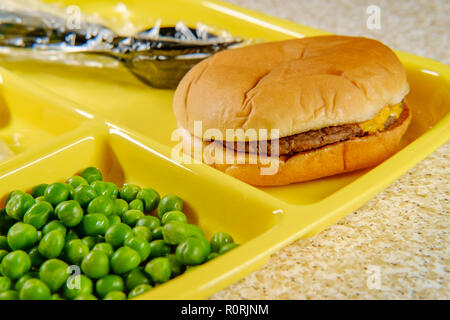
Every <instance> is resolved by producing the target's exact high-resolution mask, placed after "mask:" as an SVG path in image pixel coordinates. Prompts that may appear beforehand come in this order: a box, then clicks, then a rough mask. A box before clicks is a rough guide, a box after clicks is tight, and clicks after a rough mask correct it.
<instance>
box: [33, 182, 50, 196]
mask: <svg viewBox="0 0 450 320" xmlns="http://www.w3.org/2000/svg"><path fill="white" fill-rule="evenodd" d="M47 188H48V184H46V183H43V184H40V185H37V186H35V187H34V188H33V189H32V190H31V195H32V196H33V197H34V198H38V197H42V196H44V194H45V190H47Z"/></svg>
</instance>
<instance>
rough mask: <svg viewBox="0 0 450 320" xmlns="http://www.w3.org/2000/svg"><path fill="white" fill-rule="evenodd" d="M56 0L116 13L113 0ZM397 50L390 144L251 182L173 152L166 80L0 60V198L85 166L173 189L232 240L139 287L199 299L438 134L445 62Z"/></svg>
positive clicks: (228, 11)
mask: <svg viewBox="0 0 450 320" xmlns="http://www.w3.org/2000/svg"><path fill="white" fill-rule="evenodd" d="M58 2H61V1H58ZM63 2H65V3H66V4H67V5H69V4H70V5H73V4H76V5H79V6H80V8H81V10H82V11H84V12H87V13H93V12H98V13H99V14H100V15H101V16H104V17H106V18H110V19H113V20H114V19H119V17H118V16H119V14H118V13H117V12H116V11H115V9H114V8H115V7H116V5H117V2H115V1H106V0H67V1H63ZM121 2H122V3H124V4H125V5H126V6H127V8H128V9H129V10H130V11H131V17H130V19H131V20H132V21H133V23H135V24H136V25H139V26H142V28H145V27H148V26H151V25H152V24H153V23H155V21H156V20H157V19H158V18H160V17H161V18H162V22H163V24H173V23H175V22H177V21H179V20H182V21H184V22H186V23H187V24H189V25H195V23H196V22H197V21H201V22H203V23H206V24H208V25H211V26H214V27H218V28H220V29H225V30H228V31H229V32H231V33H232V34H234V35H236V36H241V37H244V38H255V39H262V40H264V41H271V40H280V39H287V38H292V37H303V36H312V35H319V34H325V32H323V31H319V30H315V29H311V28H308V27H304V26H301V25H298V24H295V23H293V22H288V21H284V20H281V19H276V18H273V17H270V16H266V15H263V14H261V13H257V12H253V11H250V10H246V9H242V8H239V7H236V6H233V5H229V4H224V3H221V2H218V1H210V0H203V1H194V0H190V1H189V0H152V1H133V0H121ZM397 54H398V56H399V57H400V59H401V61H402V62H403V64H404V66H405V68H406V70H407V73H408V80H409V83H410V85H411V93H410V94H409V95H408V97H407V100H408V101H409V104H410V106H411V109H412V112H413V120H412V123H411V125H410V127H409V129H408V132H407V133H406V135H405V136H404V138H403V141H402V145H401V150H400V151H399V152H398V153H397V154H395V155H394V156H392V157H391V158H389V159H388V160H386V161H385V162H383V163H382V164H380V165H379V166H377V167H375V168H372V169H367V170H362V171H358V172H355V173H350V174H344V175H339V176H334V177H330V178H325V179H320V180H316V181H311V182H306V183H299V184H295V185H290V186H285V187H273V188H255V187H252V186H250V185H248V184H245V183H243V182H241V181H238V180H236V179H234V178H232V177H230V176H227V175H225V174H223V173H222V172H219V171H218V170H215V169H213V168H210V167H208V166H206V165H203V164H192V165H185V164H179V163H176V162H174V161H172V160H171V158H170V153H171V148H172V147H173V146H174V145H175V144H177V142H176V141H171V140H170V137H171V133H172V131H173V130H174V129H175V128H176V124H175V118H174V115H173V112H172V97H173V91H171V90H158V89H152V88H150V87H148V86H146V85H144V84H142V83H141V82H140V81H139V80H137V79H136V78H134V76H133V75H131V74H130V73H129V72H128V71H127V70H126V69H125V68H122V67H121V68H120V69H119V70H114V71H113V70H110V69H96V68H81V67H79V68H76V67H68V66H62V65H56V64H46V63H42V62H40V63H38V62H17V61H16V62H6V61H2V62H0V65H1V66H2V68H0V90H1V91H0V118H1V119H3V120H0V139H2V140H4V141H5V142H6V143H8V144H9V145H10V146H11V147H12V149H13V150H14V152H16V153H17V155H16V156H14V157H12V158H10V159H9V160H7V161H5V162H2V163H0V197H2V202H1V203H0V204H1V205H4V199H5V197H6V195H7V194H8V193H9V192H10V191H12V190H14V189H22V190H29V189H30V188H31V187H33V186H34V185H36V184H39V183H44V182H47V183H51V182H54V181H61V180H64V179H65V178H67V177H69V176H71V175H73V174H75V173H77V172H79V171H80V170H81V169H83V168H84V167H87V166H92V165H93V166H97V167H99V168H100V169H101V170H102V171H103V172H104V175H105V179H107V180H110V181H113V182H115V183H117V184H122V183H125V182H127V183H137V184H140V185H142V186H148V187H153V188H155V189H156V190H158V191H159V192H160V193H161V194H165V193H175V194H177V195H180V196H181V197H182V198H183V199H185V201H186V207H187V209H186V213H187V215H188V219H189V222H191V223H195V224H198V225H200V226H201V227H202V228H203V229H204V230H205V232H206V235H207V236H208V237H209V236H211V235H212V233H214V232H216V231H224V232H228V233H230V234H231V235H232V236H233V237H234V238H235V240H236V242H238V243H240V244H241V246H239V247H238V248H236V249H235V250H233V251H231V252H229V253H227V254H225V255H223V256H220V257H218V258H217V259H214V260H212V261H210V262H208V263H206V264H204V265H202V266H200V267H198V268H196V269H195V270H193V271H191V272H188V273H186V274H183V275H181V276H179V277H177V278H175V279H173V280H170V281H169V282H167V283H165V284H163V285H160V286H158V287H157V288H155V289H153V290H151V291H149V292H147V293H145V294H143V295H142V296H140V297H139V298H141V299H202V298H206V297H208V296H209V295H211V294H213V293H214V292H217V291H218V290H220V289H222V288H224V287H225V286H227V285H229V284H231V283H232V282H234V281H237V280H238V279H240V278H242V277H244V276H245V275H246V274H248V273H250V272H251V271H253V270H255V269H257V268H258V267H260V266H261V265H262V264H264V263H265V261H266V260H267V259H268V257H269V255H270V254H272V253H273V252H274V251H276V250H279V249H280V248H281V247H283V246H286V245H287V244H289V243H290V242H292V241H294V240H295V239H298V238H302V237H309V236H312V235H314V234H316V233H318V232H320V231H321V230H323V229H324V228H326V227H327V226H329V225H331V224H333V223H335V222H336V221H337V220H339V219H341V218H342V217H344V216H345V215H347V214H348V213H350V212H352V211H353V210H355V209H356V208H358V207H359V206H361V205H362V204H363V203H365V202H366V201H368V200H369V199H370V198H371V197H373V196H374V195H375V194H377V193H378V192H380V191H381V190H382V189H383V188H385V187H386V186H388V185H389V184H390V183H392V182H393V181H394V180H395V179H397V178H398V177H399V176H400V175H402V174H403V173H404V172H405V171H406V170H408V169H409V168H411V167H412V166H414V165H415V164H416V163H418V162H419V161H421V160H422V159H423V158H425V157H426V156H427V155H428V154H430V153H431V152H432V151H433V150H435V149H436V148H438V147H439V146H440V145H441V144H443V143H444V142H446V141H447V140H448V139H449V137H450V114H449V110H450V67H448V66H446V65H443V64H441V63H438V62H435V61H432V60H429V59H426V58H422V57H418V56H414V55H411V54H407V53H403V52H397ZM4 119H6V120H4Z"/></svg>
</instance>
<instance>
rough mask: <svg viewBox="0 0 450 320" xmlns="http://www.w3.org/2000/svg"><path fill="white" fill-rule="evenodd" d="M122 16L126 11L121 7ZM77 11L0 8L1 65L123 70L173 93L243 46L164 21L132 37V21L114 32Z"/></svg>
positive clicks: (12, 3) (7, 0) (29, 0)
mask: <svg viewBox="0 0 450 320" xmlns="http://www.w3.org/2000/svg"><path fill="white" fill-rule="evenodd" d="M118 9H119V10H126V8H123V7H119V8H118ZM77 10H79V9H77V7H68V8H59V7H56V6H52V5H48V4H44V3H41V2H40V1H36V0H2V1H1V2H0V55H1V58H2V59H15V60H24V59H25V60H27V59H35V60H41V61H48V62H52V63H62V64H69V65H79V66H88V67H98V68H116V67H118V66H119V64H120V63H122V64H123V65H125V66H126V67H127V68H128V69H129V70H130V71H131V72H132V73H133V74H134V75H135V76H136V77H138V78H139V79H140V80H142V81H143V82H145V83H147V84H149V85H151V86H154V87H158V88H175V87H176V85H177V84H178V82H179V80H180V79H181V78H182V77H183V76H184V74H185V73H186V72H187V71H188V70H189V69H190V68H191V67H192V66H194V65H195V64H196V63H198V62H199V61H201V60H203V59H205V58H207V57H209V56H210V55H212V54H214V53H216V52H218V51H220V50H223V49H226V48H229V47H231V46H236V45H239V44H240V43H241V42H242V41H241V40H240V39H237V38H234V37H233V36H231V35H230V34H229V33H227V32H225V31H223V30H215V29H213V28H211V27H209V26H207V25H205V24H202V23H197V25H196V26H195V27H188V26H187V25H185V24H184V23H183V22H181V21H180V22H178V23H176V24H175V25H173V26H163V24H162V19H160V20H158V21H157V22H156V23H155V24H154V25H153V26H151V27H150V28H148V29H145V30H142V31H140V32H135V33H134V34H127V32H128V33H129V32H130V31H134V30H133V29H134V28H133V27H132V24H131V22H130V21H125V22H126V23H125V24H124V25H123V26H122V27H121V28H119V30H113V29H112V28H111V27H107V25H112V24H111V23H108V21H104V20H101V19H100V18H98V17H94V16H86V15H81V12H79V11H77Z"/></svg>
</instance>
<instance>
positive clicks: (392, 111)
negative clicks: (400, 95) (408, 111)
mask: <svg viewBox="0 0 450 320" xmlns="http://www.w3.org/2000/svg"><path fill="white" fill-rule="evenodd" d="M402 111H403V108H402V103H401V102H400V103H397V104H394V105H392V106H386V107H384V108H383V109H381V111H380V112H379V113H378V114H377V115H376V116H375V118H373V119H372V120H368V121H364V122H361V123H358V126H359V127H360V128H361V130H362V131H364V132H369V133H375V132H378V131H383V130H384V124H385V123H386V121H387V119H388V118H389V117H390V116H392V117H395V119H398V118H399V117H400V114H401V113H402Z"/></svg>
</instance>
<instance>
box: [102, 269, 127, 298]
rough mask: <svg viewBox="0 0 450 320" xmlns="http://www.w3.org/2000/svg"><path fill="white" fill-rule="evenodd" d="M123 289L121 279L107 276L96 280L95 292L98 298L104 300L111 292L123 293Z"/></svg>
mask: <svg viewBox="0 0 450 320" xmlns="http://www.w3.org/2000/svg"><path fill="white" fill-rule="evenodd" d="M124 289H125V286H124V283H123V279H122V277H120V276H118V275H115V274H109V275H107V276H104V277H103V278H100V279H98V280H97V283H96V284H95V290H96V292H97V294H98V295H99V296H100V298H104V297H105V296H106V295H107V294H108V293H110V292H112V291H123V290H124Z"/></svg>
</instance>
